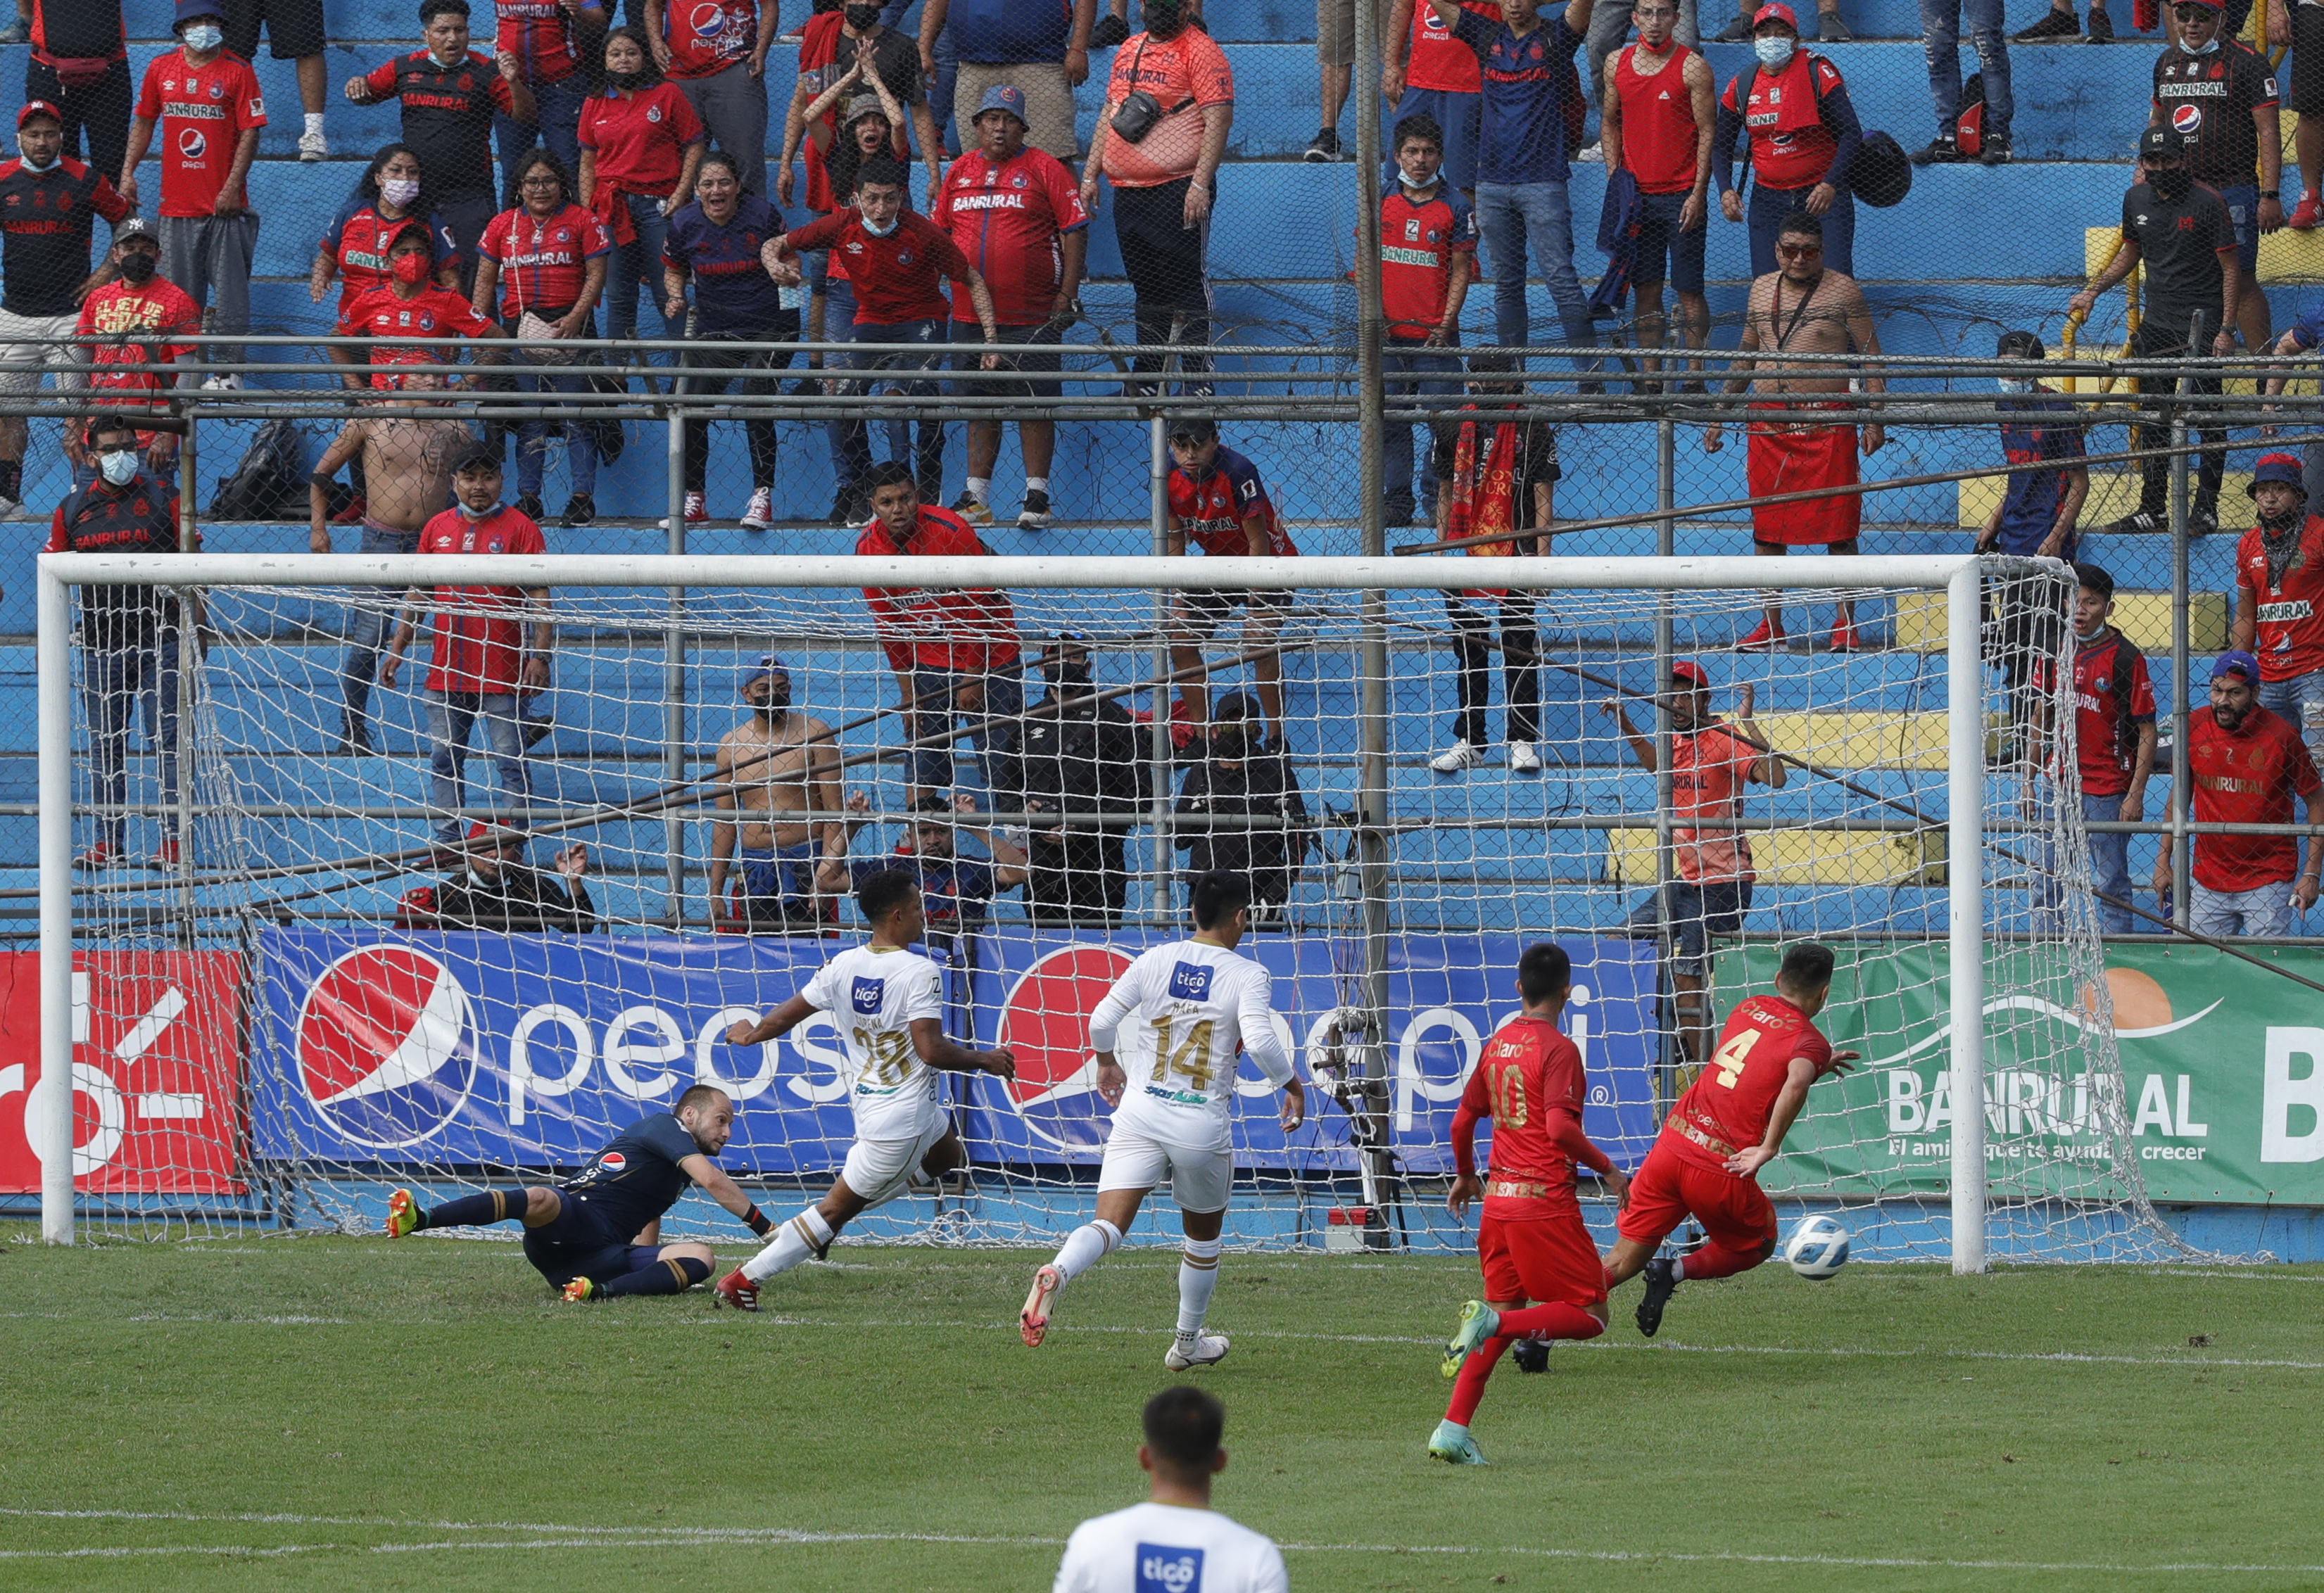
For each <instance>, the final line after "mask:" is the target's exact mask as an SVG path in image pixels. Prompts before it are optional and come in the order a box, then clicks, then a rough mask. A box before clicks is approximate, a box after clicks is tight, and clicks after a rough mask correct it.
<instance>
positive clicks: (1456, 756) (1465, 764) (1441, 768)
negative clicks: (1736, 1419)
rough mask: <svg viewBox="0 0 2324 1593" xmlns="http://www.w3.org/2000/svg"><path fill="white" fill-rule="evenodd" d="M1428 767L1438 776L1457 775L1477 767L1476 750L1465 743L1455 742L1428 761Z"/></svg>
mask: <svg viewBox="0 0 2324 1593" xmlns="http://www.w3.org/2000/svg"><path fill="white" fill-rule="evenodd" d="M1428 767H1429V768H1431V769H1434V770H1435V771H1436V772H1437V773H1438V774H1459V773H1460V772H1461V771H1462V769H1474V768H1476V767H1477V749H1476V748H1474V747H1472V746H1471V745H1470V744H1469V743H1468V742H1466V741H1455V742H1453V743H1452V745H1451V746H1450V747H1447V748H1446V749H1445V750H1443V751H1442V752H1439V753H1438V754H1437V755H1436V756H1435V757H1434V758H1432V759H1430V760H1428Z"/></svg>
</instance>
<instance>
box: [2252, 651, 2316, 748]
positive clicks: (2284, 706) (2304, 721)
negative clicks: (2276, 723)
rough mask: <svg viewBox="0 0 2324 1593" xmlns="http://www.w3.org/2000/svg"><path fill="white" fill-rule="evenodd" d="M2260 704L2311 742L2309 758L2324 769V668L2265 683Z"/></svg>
mask: <svg viewBox="0 0 2324 1593" xmlns="http://www.w3.org/2000/svg"><path fill="white" fill-rule="evenodd" d="M2259 705H2260V706H2261V707H2263V708H2264V709H2266V710H2267V711H2268V712H2269V713H2271V714H2281V715H2282V717H2284V718H2285V719H2288V720H2290V721H2291V722H2292V729H2294V730H2296V731H2298V732H2300V739H2301V741H2305V742H2307V743H2308V753H2309V756H2310V757H2311V758H2314V759H2315V760H2317V762H2318V765H2319V767H2324V669H2311V670H2310V671H2309V672H2308V673H2307V674H2305V675H2295V676H2293V677H2292V678H2290V679H2289V680H2270V681H2265V682H2264V683H2262V685H2261V686H2260V688H2259Z"/></svg>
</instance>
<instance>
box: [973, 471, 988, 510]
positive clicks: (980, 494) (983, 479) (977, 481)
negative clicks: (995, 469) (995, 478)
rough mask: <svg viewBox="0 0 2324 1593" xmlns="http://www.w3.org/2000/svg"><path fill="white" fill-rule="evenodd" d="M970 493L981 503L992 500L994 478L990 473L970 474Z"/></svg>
mask: <svg viewBox="0 0 2324 1593" xmlns="http://www.w3.org/2000/svg"><path fill="white" fill-rule="evenodd" d="M968 495H969V496H970V497H972V498H973V499H975V500H976V501H977V502H979V503H990V502H992V478H991V476H989V475H972V476H970V477H969V478H968Z"/></svg>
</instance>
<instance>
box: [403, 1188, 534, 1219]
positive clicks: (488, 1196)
mask: <svg viewBox="0 0 2324 1593" xmlns="http://www.w3.org/2000/svg"><path fill="white" fill-rule="evenodd" d="M529 1199H530V1197H529V1196H528V1195H527V1194H526V1192H524V1191H523V1190H521V1189H488V1190H486V1191H484V1193H482V1194H472V1195H462V1196H461V1197H460V1198H459V1199H458V1200H457V1201H446V1202H444V1203H443V1204H442V1205H440V1206H431V1207H429V1209H428V1210H427V1211H422V1212H420V1227H422V1228H482V1227H484V1225H486V1224H487V1223H493V1222H507V1221H509V1220H512V1219H514V1218H521V1217H522V1216H523V1215H524V1211H525V1205H526V1202H527V1201H528V1200H529Z"/></svg>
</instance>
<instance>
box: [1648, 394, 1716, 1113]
mask: <svg viewBox="0 0 2324 1593" xmlns="http://www.w3.org/2000/svg"><path fill="white" fill-rule="evenodd" d="M1677 507H1678V423H1677V422H1676V421H1674V420H1673V419H1671V418H1670V417H1669V416H1668V415H1667V414H1665V416H1664V417H1663V418H1662V419H1661V420H1660V421H1659V422H1657V423H1656V425H1655V508H1657V509H1660V510H1661V511H1663V518H1662V519H1660V520H1656V521H1655V552H1656V553H1657V554H1659V555H1661V556H1662V557H1665V558H1669V557H1674V555H1675V553H1676V552H1677V548H1678V516H1677V514H1676V513H1675V512H1674V511H1675V510H1676V509H1677ZM1676 631H1677V594H1674V593H1672V592H1669V591H1665V592H1664V593H1663V594H1662V595H1661V596H1660V597H1659V598H1657V599H1656V600H1655V902H1656V903H1657V905H1658V906H1659V907H1660V908H1661V915H1662V916H1661V928H1660V931H1659V935H1658V938H1659V939H1660V941H1661V943H1662V966H1663V969H1664V970H1665V972H1664V974H1663V977H1664V978H1665V979H1667V978H1669V977H1670V975H1669V972H1668V970H1669V969H1670V966H1671V952H1672V949H1673V948H1672V945H1671V935H1672V925H1671V922H1670V907H1669V904H1670V884H1671V880H1672V879H1673V878H1674V871H1675V870H1674V865H1675V863H1676V861H1677V860H1676V858H1675V857H1674V855H1673V854H1672V851H1671V848H1672V844H1673V843H1672V835H1671V831H1672V825H1671V792H1672V787H1671V732H1672V728H1673V727H1672V724H1671V712H1670V690H1671V666H1672V664H1674V662H1676V658H1675V656H1674V655H1675V653H1676V650H1677V645H1678V644H1677V636H1676ZM1703 999H1705V1000H1709V999H1711V997H1710V992H1708V991H1707V990H1706V991H1705V992H1704V994H1703ZM1671 1015H1672V1018H1673V1022H1672V1025H1671V1033H1670V1034H1669V1035H1667V1036H1665V1037H1664V1045H1663V1056H1664V1064H1663V1069H1662V1077H1661V1078H1660V1080H1659V1081H1658V1082H1659V1084H1660V1086H1661V1087H1660V1088H1659V1089H1657V1090H1656V1091H1655V1118H1656V1119H1657V1120H1659V1119H1661V1117H1662V1114H1663V1113H1664V1112H1665V1110H1668V1108H1669V1106H1670V1103H1671V1102H1673V1101H1674V1100H1677V1099H1678V1095H1679V1090H1678V1082H1679V1079H1680V1077H1681V1076H1682V1074H1683V1071H1684V1068H1685V1066H1686V1019H1685V1016H1684V1015H1683V1014H1682V1013H1681V1012H1680V1011H1679V1010H1678V990H1677V988H1676V986H1675V985H1674V986H1673V988H1672V990H1671Z"/></svg>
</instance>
